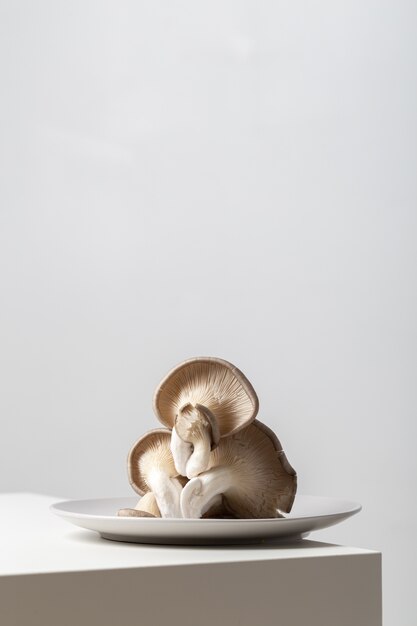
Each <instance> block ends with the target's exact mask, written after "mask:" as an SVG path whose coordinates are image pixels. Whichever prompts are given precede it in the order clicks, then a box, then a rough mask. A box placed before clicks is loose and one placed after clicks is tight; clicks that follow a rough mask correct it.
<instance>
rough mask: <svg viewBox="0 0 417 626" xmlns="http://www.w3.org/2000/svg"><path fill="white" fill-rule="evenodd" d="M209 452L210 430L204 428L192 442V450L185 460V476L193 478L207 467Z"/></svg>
mask: <svg viewBox="0 0 417 626" xmlns="http://www.w3.org/2000/svg"><path fill="white" fill-rule="evenodd" d="M174 430H175V429H174ZM210 452H211V433H210V430H204V431H202V433H201V438H200V439H198V440H197V441H196V442H195V443H194V450H193V452H192V454H191V456H190V458H189V459H188V461H187V466H186V474H185V475H186V476H187V478H194V477H195V476H198V475H199V474H200V473H201V472H202V471H204V470H206V469H207V468H208V466H209V462H210Z"/></svg>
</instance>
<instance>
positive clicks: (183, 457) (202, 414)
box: [171, 403, 220, 478]
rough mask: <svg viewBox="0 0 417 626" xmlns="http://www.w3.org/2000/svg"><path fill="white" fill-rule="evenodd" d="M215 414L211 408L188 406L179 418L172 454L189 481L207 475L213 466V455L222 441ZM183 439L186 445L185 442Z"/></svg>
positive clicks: (172, 441) (173, 431) (181, 410)
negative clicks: (211, 455)
mask: <svg viewBox="0 0 417 626" xmlns="http://www.w3.org/2000/svg"><path fill="white" fill-rule="evenodd" d="M219 437H220V435H219V430H218V426H217V422H216V418H215V417H214V415H213V414H212V413H211V411H209V409H207V407H205V406H203V405H201V404H196V405H195V406H194V405H192V404H190V403H189V404H186V405H184V406H183V407H182V408H181V409H180V410H179V413H178V415H177V418H176V421H175V426H174V428H173V429H172V435H171V452H172V456H173V458H174V464H175V468H176V470H177V471H178V472H179V473H180V474H182V475H183V476H187V478H194V477H195V476H198V474H200V473H201V472H204V471H205V470H206V469H207V468H208V466H209V463H210V452H211V451H212V450H213V448H215V447H216V446H217V444H218V442H219ZM181 440H182V443H181Z"/></svg>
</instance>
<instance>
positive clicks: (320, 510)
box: [51, 495, 362, 545]
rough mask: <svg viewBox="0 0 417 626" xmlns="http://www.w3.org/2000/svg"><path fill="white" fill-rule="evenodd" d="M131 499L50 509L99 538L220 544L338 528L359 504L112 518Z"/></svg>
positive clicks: (302, 503) (318, 501) (314, 502)
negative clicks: (266, 512) (252, 513)
mask: <svg viewBox="0 0 417 626" xmlns="http://www.w3.org/2000/svg"><path fill="white" fill-rule="evenodd" d="M137 501H138V499H137V497H136V498H106V499H102V500H67V501H65V502H58V503H57V504H53V505H52V506H51V509H52V511H53V512H54V513H56V514H57V515H59V516H61V517H63V518H65V519H66V520H67V521H68V522H71V523H72V524H75V525H76V526H81V527H82V528H88V529H89V530H94V531H96V532H98V533H100V535H101V536H102V537H103V538H104V539H113V540H115V541H133V542H135V543H167V544H195V545H202V544H216V543H217V544H225V543H256V542H259V541H264V540H265V539H283V540H287V539H291V540H292V541H293V540H294V539H297V538H298V539H299V538H301V537H305V536H307V535H308V534H309V533H310V532H311V531H313V530H319V529H321V528H327V527H328V526H333V524H338V523H339V522H342V521H343V520H345V519H346V518H348V517H350V516H351V515H354V514H355V513H358V512H359V511H360V510H361V508H362V507H361V505H360V504H357V503H355V502H348V501H346V500H336V499H333V498H321V497H318V496H301V495H297V497H296V499H295V502H294V506H293V509H292V511H291V513H290V514H289V515H287V516H286V517H285V518H279V519H160V518H149V517H143V518H142V517H117V511H118V510H119V509H121V508H125V507H134V506H135V505H136V504H137Z"/></svg>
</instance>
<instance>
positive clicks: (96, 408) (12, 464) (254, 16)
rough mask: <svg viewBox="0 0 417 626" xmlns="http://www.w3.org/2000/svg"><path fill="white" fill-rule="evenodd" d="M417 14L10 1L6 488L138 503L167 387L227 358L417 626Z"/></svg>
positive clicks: (355, 5) (358, 5)
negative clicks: (150, 437) (130, 472)
mask: <svg viewBox="0 0 417 626" xmlns="http://www.w3.org/2000/svg"><path fill="white" fill-rule="evenodd" d="M416 13H417V11H416V4H415V2H413V1H409V2H408V1H406V0H395V1H394V0H391V1H382V2H371V1H370V0H360V1H359V0H358V1H353V2H344V3H340V2H332V1H330V0H324V1H323V2H319V3H317V2H314V3H313V2H306V1H305V0H302V1H301V2H298V3H290V2H282V1H281V0H280V1H278V2H276V1H275V2H272V1H270V2H268V1H266V0H265V1H263V0H262V1H261V2H259V1H255V0H244V1H242V0H239V1H236V2H231V1H227V0H226V1H225V0H222V1H214V2H213V1H212V2H210V3H196V2H192V1H185V2H168V1H166V2H160V1H154V2H142V1H140V2H133V1H131V2H129V1H125V0H122V1H120V0H119V1H118V2H113V1H109V2H93V1H92V0H88V1H85V0H83V1H79V2H66V3H65V2H60V1H58V2H56V1H52V0H49V1H46V0H43V1H38V2H29V1H28V0H20V1H17V2H12V1H5V0H2V1H1V2H0V47H1V48H0V71H1V82H0V89H1V98H0V107H1V109H0V125H1V137H2V140H1V143H0V170H1V179H2V183H1V190H0V279H1V308H0V333H1V353H0V367H1V369H0V380H1V395H0V414H1V420H2V422H1V423H2V452H1V475H0V489H1V490H3V491H12V490H23V491H37V492H43V493H49V494H54V495H57V496H60V497H95V496H105V495H117V494H120V495H123V494H129V493H130V490H129V487H128V484H127V479H126V474H125V456H126V453H127V451H128V449H129V447H130V445H131V444H132V442H133V441H134V440H135V438H137V437H138V436H139V435H140V434H142V433H143V432H144V431H145V430H146V429H148V428H152V427H154V426H155V425H156V420H155V418H154V416H153V414H152V407H151V399H152V393H153V390H154V388H155V386H156V384H157V383H158V381H159V379H160V378H161V377H162V375H164V374H165V373H166V371H167V370H168V369H169V368H170V367H171V366H173V365H174V364H176V363H177V362H178V361H180V360H182V359H184V358H186V357H189V356H194V355H201V354H208V355H217V356H221V357H224V358H226V359H229V360H231V361H233V362H234V363H236V365H238V366H239V367H240V368H241V369H242V370H243V371H244V372H245V373H246V374H247V375H248V377H249V378H250V379H251V380H252V382H253V384H254V386H255V387H256V389H257V391H258V393H259V396H260V401H261V410H260V418H261V419H263V420H264V421H265V422H267V423H268V424H270V425H271V426H272V427H273V428H275V429H276V430H277V432H278V434H279V436H280V438H281V439H282V441H283V443H284V446H285V448H286V450H287V452H288V457H289V459H290V460H291V462H292V463H293V464H294V466H295V467H296V468H297V470H298V472H299V477H300V491H301V492H304V493H312V494H320V495H329V496H341V497H344V498H350V499H354V500H358V501H360V502H362V503H363V506H364V509H363V512H362V513H361V514H360V515H359V516H357V517H356V518H355V519H353V520H351V521H348V522H346V523H345V524H344V525H342V526H340V527H339V528H334V529H329V530H328V531H326V532H325V533H323V534H322V535H321V536H322V537H323V538H326V539H327V540H329V541H336V542H344V543H349V544H356V545H360V546H364V547H370V548H376V549H382V551H383V554H384V557H383V558H384V570H385V571H384V576H385V579H384V585H385V588H384V594H385V602H386V605H385V610H386V625H388V626H411V625H412V624H415V615H416V611H415V606H414V598H413V595H415V593H414V589H413V581H412V578H413V577H415V576H416V572H415V563H416V560H417V554H416V549H415V541H414V539H415V530H416V528H415V519H416V513H417V511H416V500H415V495H414V494H415V491H416V488H417V486H416V475H417V468H416V452H415V435H416V427H415V418H416V414H415V408H416V391H415V380H414V379H415V373H416V347H417V346H416V313H417V311H416V308H417V307H416V305H417V299H416V278H417V276H416V273H417V272H416V267H417V264H416V262H417V258H416V256H417V254H416V221H417V213H416V196H417V191H416V171H417V133H416V130H417V129H416V126H417V124H416V122H417V116H416V110H417V88H416V58H417V56H416V55H417V44H416V39H415V32H416V25H417V19H416V18H417V15H416ZM29 514H30V511H28V515H29Z"/></svg>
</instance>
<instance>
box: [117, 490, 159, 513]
mask: <svg viewBox="0 0 417 626" xmlns="http://www.w3.org/2000/svg"><path fill="white" fill-rule="evenodd" d="M117 515H119V517H161V512H160V510H159V507H158V503H157V501H156V498H155V495H154V494H153V493H152V491H148V493H145V495H143V496H142V497H141V499H140V500H139V502H138V503H137V505H136V506H135V508H134V509H120V510H119V512H118V513H117Z"/></svg>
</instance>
